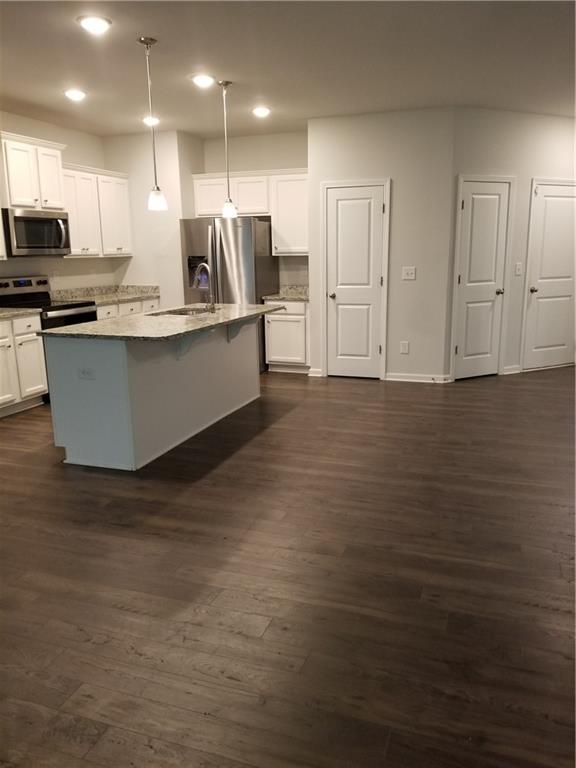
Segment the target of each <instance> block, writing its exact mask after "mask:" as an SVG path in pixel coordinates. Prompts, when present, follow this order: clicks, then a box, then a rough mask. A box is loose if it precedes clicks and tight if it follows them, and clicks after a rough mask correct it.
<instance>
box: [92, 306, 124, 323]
mask: <svg viewBox="0 0 576 768" xmlns="http://www.w3.org/2000/svg"><path fill="white" fill-rule="evenodd" d="M118 306H119V305H118V304H102V305H101V306H99V307H97V308H96V317H97V318H98V320H106V319H107V318H108V317H118Z"/></svg>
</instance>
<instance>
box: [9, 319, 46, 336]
mask: <svg viewBox="0 0 576 768" xmlns="http://www.w3.org/2000/svg"><path fill="white" fill-rule="evenodd" d="M40 327H41V325H40V315H29V316H28V317H15V318H14V319H13V320H12V328H13V329H14V336H18V334H21V333H33V332H34V331H39V330H40Z"/></svg>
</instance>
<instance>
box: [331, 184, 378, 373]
mask: <svg viewBox="0 0 576 768" xmlns="http://www.w3.org/2000/svg"><path fill="white" fill-rule="evenodd" d="M384 215H385V213H384V187H382V186H373V187H337V188H330V189H328V190H327V200H326V245H327V251H326V256H327V289H328V291H327V292H328V322H327V325H328V374H329V375H332V376H334V375H335V376H365V377H372V378H379V376H380V354H381V345H383V344H384V343H385V340H384V339H382V338H381V336H380V328H381V312H382V287H381V282H382V264H383V261H382V259H383V252H384ZM386 215H387V214H386Z"/></svg>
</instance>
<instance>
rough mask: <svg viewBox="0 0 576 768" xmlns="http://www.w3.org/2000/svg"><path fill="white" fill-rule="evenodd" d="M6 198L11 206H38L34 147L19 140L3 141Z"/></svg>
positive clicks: (36, 161)
mask: <svg viewBox="0 0 576 768" xmlns="http://www.w3.org/2000/svg"><path fill="white" fill-rule="evenodd" d="M4 157H5V161H6V177H7V182H8V198H9V202H10V205H11V206H14V207H18V208H37V207H39V206H40V188H39V184H38V159H37V155H36V147H35V146H34V145H33V144H25V143H23V142H19V141H5V142H4Z"/></svg>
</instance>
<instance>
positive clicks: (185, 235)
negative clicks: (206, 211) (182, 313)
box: [180, 216, 279, 370]
mask: <svg viewBox="0 0 576 768" xmlns="http://www.w3.org/2000/svg"><path fill="white" fill-rule="evenodd" d="M180 234H181V239H182V268H183V275H184V299H185V301H186V303H187V304H193V303H196V302H203V301H206V299H207V288H208V284H207V278H206V273H205V272H202V273H201V277H202V282H201V283H200V287H198V288H194V287H193V284H194V279H195V277H196V269H197V268H198V265H199V264H201V263H202V262H203V261H205V262H207V264H208V265H209V266H210V269H211V272H212V283H213V285H212V288H213V291H214V299H215V301H216V303H219V304H260V303H261V301H262V297H263V296H266V295H268V294H270V293H276V292H277V291H278V289H279V267H278V258H277V257H276V256H273V255H272V233H271V220H270V216H239V217H238V218H237V219H221V218H198V219H181V221H180ZM260 331H261V333H260V368H261V370H264V369H265V367H266V366H265V359H266V358H265V350H264V330H263V324H262V323H261V328H260Z"/></svg>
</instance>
